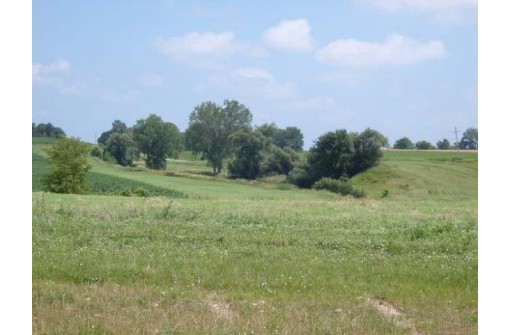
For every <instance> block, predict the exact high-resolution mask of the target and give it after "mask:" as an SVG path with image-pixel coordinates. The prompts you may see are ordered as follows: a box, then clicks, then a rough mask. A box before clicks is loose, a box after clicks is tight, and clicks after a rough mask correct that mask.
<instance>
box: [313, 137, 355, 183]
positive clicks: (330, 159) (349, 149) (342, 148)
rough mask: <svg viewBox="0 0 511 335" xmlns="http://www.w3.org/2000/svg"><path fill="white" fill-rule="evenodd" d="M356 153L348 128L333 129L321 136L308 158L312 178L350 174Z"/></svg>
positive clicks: (338, 176) (335, 177)
mask: <svg viewBox="0 0 511 335" xmlns="http://www.w3.org/2000/svg"><path fill="white" fill-rule="evenodd" d="M354 154H355V147H354V144H353V139H352V136H350V134H348V132H347V131H346V130H344V129H341V130H336V131H331V132H328V133H326V134H324V135H322V136H320V137H319V139H318V140H317V141H316V142H315V144H314V146H313V147H312V148H311V149H310V153H309V157H308V159H307V163H308V170H309V172H310V174H311V175H312V180H314V181H316V180H319V179H321V178H323V177H328V178H334V179H337V178H340V177H347V176H349V175H350V173H351V171H352V170H353V156H354Z"/></svg>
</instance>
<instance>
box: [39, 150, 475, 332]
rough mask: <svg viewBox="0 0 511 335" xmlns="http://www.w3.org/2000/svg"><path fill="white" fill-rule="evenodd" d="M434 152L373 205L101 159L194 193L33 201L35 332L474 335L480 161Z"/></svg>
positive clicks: (398, 170) (386, 167) (377, 179)
mask: <svg viewBox="0 0 511 335" xmlns="http://www.w3.org/2000/svg"><path fill="white" fill-rule="evenodd" d="M394 155H395V154H394ZM403 155H407V154H406V153H405V154H403ZM429 155H430V154H428V156H427V157H425V158H424V159H423V160H420V159H417V157H412V158H407V157H403V156H399V157H396V156H394V157H391V158H390V159H389V157H388V156H387V157H386V158H384V160H383V161H382V163H381V165H380V166H379V167H377V168H374V169H372V170H370V171H368V172H366V173H365V174H362V175H360V176H357V177H356V178H355V180H354V181H353V183H354V184H355V185H356V186H358V187H362V188H363V189H364V190H365V191H366V192H368V194H369V196H368V198H365V199H354V198H352V197H339V196H334V195H332V194H329V193H326V192H316V191H301V190H296V189H288V190H278V189H276V188H275V189H274V188H271V187H270V186H268V185H266V184H265V183H257V182H256V183H253V184H250V183H246V182H234V181H228V180H225V179H222V178H212V177H207V176H202V177H197V178H194V177H190V178H188V177H184V176H180V177H169V176H165V173H161V174H160V173H154V172H150V171H145V170H140V171H137V170H136V169H131V170H130V169H125V168H117V167H112V166H109V165H107V164H103V163H102V162H94V171H95V172H96V173H103V174H104V175H111V176H117V177H119V178H124V179H128V180H137V181H139V182H144V183H147V184H153V185H158V186H159V187H163V188H165V187H169V188H172V189H178V190H180V191H183V192H185V193H186V194H189V195H191V196H190V198H188V199H174V198H167V197H149V198H138V197H129V198H127V197H119V196H104V195H58V194H48V193H43V192H34V193H33V200H32V215H33V222H32V224H33V228H32V252H33V259H32V261H33V263H32V269H33V272H32V278H33V333H34V334H477V284H478V283H477V264H478V263H477V259H478V253H477V236H478V234H477V225H478V222H477V214H478V212H477V157H476V159H475V160H473V161H467V162H464V161H462V162H453V161H451V160H450V158H447V159H443V158H444V157H440V158H442V159H436V158H438V157H430V156H429ZM33 157H34V156H33ZM198 163H202V162H200V161H199V162H198ZM190 164H193V162H191V163H190ZM37 166H38V165H37V162H36V163H34V164H33V170H34V169H35V168H34V167H36V168H37ZM187 169H189V167H187ZM178 172H179V171H178ZM33 174H34V171H33ZM406 185H408V186H406ZM384 189H387V190H388V191H389V192H388V195H387V196H386V197H383V198H382V197H381V194H380V193H381V191H382V190H384ZM375 301H376V302H380V304H381V305H383V303H385V304H387V303H388V304H392V305H393V306H399V310H400V311H401V312H402V313H403V315H401V316H399V315H397V316H396V315H395V316H385V315H383V314H381V313H380V312H379V310H378V309H377V308H375Z"/></svg>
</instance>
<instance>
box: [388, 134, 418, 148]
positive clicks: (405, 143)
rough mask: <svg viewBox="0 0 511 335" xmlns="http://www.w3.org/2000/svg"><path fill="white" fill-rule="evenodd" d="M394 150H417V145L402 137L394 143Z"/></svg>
mask: <svg viewBox="0 0 511 335" xmlns="http://www.w3.org/2000/svg"><path fill="white" fill-rule="evenodd" d="M393 148H394V149H415V145H414V144H413V142H412V141H411V140H410V139H409V138H408V137H402V138H400V139H399V140H397V141H396V142H395V143H394V147H393Z"/></svg>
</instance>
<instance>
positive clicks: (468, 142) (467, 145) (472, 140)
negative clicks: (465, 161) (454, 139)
mask: <svg viewBox="0 0 511 335" xmlns="http://www.w3.org/2000/svg"><path fill="white" fill-rule="evenodd" d="M477 138H478V132H477V128H468V129H467V130H465V132H464V133H463V137H462V138H461V142H460V148H461V149H471V150H477V147H478V139H477Z"/></svg>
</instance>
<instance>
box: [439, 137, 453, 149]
mask: <svg viewBox="0 0 511 335" xmlns="http://www.w3.org/2000/svg"><path fill="white" fill-rule="evenodd" d="M436 147H437V149H438V150H449V149H450V148H451V142H449V140H448V139H446V138H444V139H443V140H441V141H438V142H436Z"/></svg>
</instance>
